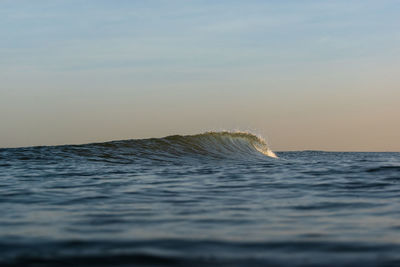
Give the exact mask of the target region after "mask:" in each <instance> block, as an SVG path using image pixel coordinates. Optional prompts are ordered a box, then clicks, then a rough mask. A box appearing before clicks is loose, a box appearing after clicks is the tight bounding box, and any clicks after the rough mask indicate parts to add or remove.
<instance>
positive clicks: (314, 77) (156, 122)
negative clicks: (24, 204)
mask: <svg viewBox="0 0 400 267" xmlns="http://www.w3.org/2000/svg"><path fill="white" fill-rule="evenodd" d="M399 14H400V1H398V0H392V1H385V0H380V1H378V0H375V1H368V0H360V1H351V0H345V1H341V0H335V1H329V0H325V1H323V0H315V1H307V0H305V1H299V0H293V1H280V0H279V1H278V0H273V1H266V0H263V1H261V0H260V1H252V0H250V1H249V0H246V1H242V0H240V1H239V0H238V1H234V0H229V1H218V0H209V1H200V0H199V1H190V0H182V1H174V0H165V1H152V0H149V1H147V0H146V1H128V0H126V1H99V0H93V1H83V0H82V1H73V0H65V1H57V0H48V1H40V0H38V1H31V0H27V1H18V0H10V1H7V0H0V147H16V146H31V145H54V144H72V143H88V142H99V141H107V140H120V139H131V138H145V137H161V136H166V135H171V134H193V133H201V132H204V131H207V130H235V129H238V130H250V131H252V132H254V133H257V134H261V135H263V136H264V137H266V138H267V141H268V142H269V143H270V146H271V148H272V149H273V150H302V149H321V150H339V151H400V16H399Z"/></svg>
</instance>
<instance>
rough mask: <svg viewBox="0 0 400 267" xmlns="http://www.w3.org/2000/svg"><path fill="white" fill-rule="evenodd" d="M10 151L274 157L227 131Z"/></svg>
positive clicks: (64, 155) (134, 158) (50, 156)
mask: <svg viewBox="0 0 400 267" xmlns="http://www.w3.org/2000/svg"><path fill="white" fill-rule="evenodd" d="M12 150H13V153H12V154H11V155H12V157H14V156H16V157H17V158H18V159H22V160H30V159H34V160H64V159H68V158H72V159H82V160H85V159H86V160H96V161H97V160H98V161H107V162H118V163H134V162H138V161H139V162H141V161H148V160H150V161H152V162H154V161H164V162H172V161H181V160H190V159H239V160H253V159H265V158H267V157H273V158H276V157H277V156H276V155H275V153H274V152H273V151H272V150H271V149H269V147H268V145H267V143H266V141H265V140H264V139H263V138H261V137H258V136H256V135H254V134H251V133H247V132H227V131H224V132H206V133H202V134H196V135H172V136H167V137H163V138H148V139H132V140H122V141H111V142H104V143H92V144H84V145H63V146H48V147H46V146H45V147H26V148H17V149H12ZM139 162H138V163H139Z"/></svg>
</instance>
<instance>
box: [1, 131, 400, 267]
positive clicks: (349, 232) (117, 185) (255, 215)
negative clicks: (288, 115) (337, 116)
mask: <svg viewBox="0 0 400 267" xmlns="http://www.w3.org/2000/svg"><path fill="white" fill-rule="evenodd" d="M267 155H269V156H267ZM270 156H273V152H272V151H270V150H269V149H268V148H267V147H266V144H265V142H264V141H263V140H262V139H259V138H258V137H256V136H253V135H250V134H245V133H208V134H202V135H197V136H172V137H167V138H162V139H145V140H128V141H118V142H109V143H102V144H89V145H81V146H55V147H32V148H14V149H0V211H1V217H0V265H35V264H36V265H71V264H75V265H125V264H126V265H132V264H138V265H141V264H143V265H147V264H148V265H155V264H161V265H182V266H189V265H190V266H193V265H208V264H211V265H216V264H218V265H240V266H249V265H267V264H269V265H272V266H274V265H284V266H285V265H287V266H303V265H304V266H308V265H335V266H338V265H349V266H350V265H351V266H354V265H355V264H356V265H358V266H385V265H386V266H400V153H344V152H319V151H302V152H280V153H279V152H278V153H277V156H278V158H273V157H270Z"/></svg>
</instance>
